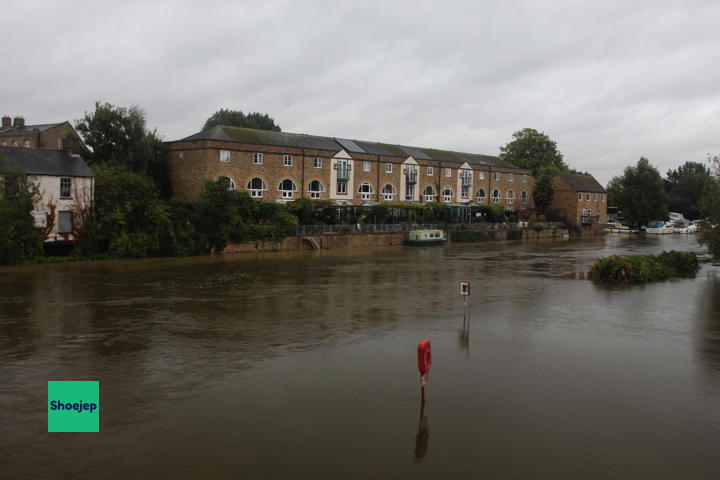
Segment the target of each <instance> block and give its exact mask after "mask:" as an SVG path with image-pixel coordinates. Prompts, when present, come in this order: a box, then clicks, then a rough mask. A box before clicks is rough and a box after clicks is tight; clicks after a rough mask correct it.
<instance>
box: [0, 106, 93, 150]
mask: <svg viewBox="0 0 720 480" xmlns="http://www.w3.org/2000/svg"><path fill="white" fill-rule="evenodd" d="M0 147H20V148H37V149H41V150H64V151H69V152H72V153H78V154H84V153H87V152H88V149H87V147H86V146H85V144H84V143H83V141H82V139H81V138H80V136H79V135H78V133H77V132H76V131H75V129H74V128H73V127H72V125H70V122H60V123H44V124H38V125H25V119H24V118H23V117H15V118H10V117H9V116H7V115H5V116H3V117H2V124H1V125H0Z"/></svg>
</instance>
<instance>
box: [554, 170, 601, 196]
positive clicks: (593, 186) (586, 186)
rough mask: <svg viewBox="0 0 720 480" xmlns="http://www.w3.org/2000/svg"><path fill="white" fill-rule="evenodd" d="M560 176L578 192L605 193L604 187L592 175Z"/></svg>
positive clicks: (569, 174)
mask: <svg viewBox="0 0 720 480" xmlns="http://www.w3.org/2000/svg"><path fill="white" fill-rule="evenodd" d="M558 175H559V176H560V178H562V179H563V180H564V181H565V183H567V184H568V185H570V187H571V188H572V189H573V190H575V191H576V192H597V193H605V189H604V188H603V186H602V185H600V183H599V182H598V181H597V180H595V177H593V176H592V175H582V174H579V173H559V174H558Z"/></svg>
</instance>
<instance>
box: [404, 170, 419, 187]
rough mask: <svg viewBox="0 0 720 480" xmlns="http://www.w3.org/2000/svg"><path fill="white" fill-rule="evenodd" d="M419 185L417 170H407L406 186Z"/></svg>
mask: <svg viewBox="0 0 720 480" xmlns="http://www.w3.org/2000/svg"><path fill="white" fill-rule="evenodd" d="M416 183H417V170H415V169H414V168H406V169H405V184H406V185H415V184H416Z"/></svg>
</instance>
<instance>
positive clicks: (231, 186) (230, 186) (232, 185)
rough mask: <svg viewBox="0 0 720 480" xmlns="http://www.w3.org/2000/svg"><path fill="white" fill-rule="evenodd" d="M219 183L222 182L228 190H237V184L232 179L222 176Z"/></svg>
mask: <svg viewBox="0 0 720 480" xmlns="http://www.w3.org/2000/svg"><path fill="white" fill-rule="evenodd" d="M218 181H220V182H222V184H223V185H227V188H228V190H235V182H234V181H233V179H232V178H230V177H226V176H222V177H219V178H218Z"/></svg>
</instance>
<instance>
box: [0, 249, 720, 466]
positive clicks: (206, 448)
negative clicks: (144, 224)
mask: <svg viewBox="0 0 720 480" xmlns="http://www.w3.org/2000/svg"><path fill="white" fill-rule="evenodd" d="M663 249H664V250H669V249H676V250H688V249H697V244H696V243H695V241H694V239H692V238H689V239H688V238H682V237H680V236H667V237H658V238H652V237H650V238H646V239H643V238H639V237H635V238H620V237H606V238H604V239H599V240H591V241H585V240H582V241H568V242H558V243H550V242H547V243H522V244H519V243H497V244H495V243H493V244H490V243H488V244H481V245H458V246H451V247H447V248H379V249H369V250H354V251H324V252H299V253H276V254H261V255H256V256H243V255H234V256H233V255H228V256H220V257H202V258H190V259H161V260H141V261H128V262H95V263H81V262H79V263H75V264H66V265H44V266H23V267H12V268H2V269H0V406H2V408H0V425H2V429H0V458H2V459H3V474H4V475H5V476H7V477H8V478H138V477H146V478H148V477H149V478H153V477H159V478H165V477H171V478H197V477H200V476H205V477H219V478H225V477H229V476H233V477H235V476H237V475H238V473H240V475H242V476H245V477H248V478H287V477H293V478H353V477H354V478H411V477H413V478H415V477H429V478H478V477H482V478H557V477H565V478H714V476H715V475H714V473H716V472H717V471H718V470H720V458H718V456H717V455H716V448H715V446H716V445H717V442H718V440H720V413H718V412H720V409H718V408H717V406H718V405H719V404H720V375H719V374H718V373H720V313H719V312H720V286H719V285H720V280H718V279H717V278H716V275H715V274H714V273H713V272H715V271H717V270H718V269H716V268H714V267H711V266H704V267H703V270H702V271H701V272H700V274H699V275H698V277H697V278H696V279H692V280H688V279H682V280H678V281H673V282H662V283H657V284H649V285H642V286H621V287H617V288H601V287H599V286H596V285H594V284H593V283H592V282H590V281H587V280H584V279H583V278H584V277H585V274H586V273H587V271H588V270H589V268H590V265H591V264H592V261H593V259H594V258H597V257H599V256H603V255H609V254H613V253H619V254H635V253H644V252H653V251H661V250H663ZM460 280H468V281H470V282H471V283H472V285H473V291H472V297H471V299H472V303H473V310H472V316H471V315H470V311H469V310H468V311H465V309H464V305H463V303H462V302H460V301H458V295H457V287H458V282H459V281H460ZM471 324H472V326H471ZM458 326H461V329H460V331H459V332H458ZM471 328H472V331H473V335H472V336H471V335H470V329H471ZM456 334H457V335H458V337H457V338H456V337H455V335H456ZM423 338H428V339H430V340H431V341H432V344H433V381H432V391H428V397H429V399H428V404H427V405H428V406H427V407H425V408H430V407H432V409H433V412H432V413H433V447H432V448H433V450H432V452H431V454H428V448H429V447H428V445H429V428H428V420H427V414H426V413H427V412H426V411H425V410H423V406H422V405H421V411H420V418H419V420H418V417H417V410H416V408H417V405H418V403H421V402H420V392H418V378H417V367H416V364H415V360H416V347H417V342H418V341H419V339H423ZM471 348H472V351H473V354H472V356H471V355H470V349H471ZM67 379H74V380H100V382H101V395H102V411H101V433H100V434H99V435H70V434H68V435H66V434H53V435H49V434H47V433H46V432H45V430H46V426H47V425H46V421H47V416H46V413H45V411H44V404H45V402H46V395H47V389H46V388H47V383H46V382H47V381H48V380H67ZM416 421H417V422H418V423H417V428H416V427H415V422H416ZM412 435H415V455H414V460H415V461H413V460H411V459H410V458H409V455H408V440H409V439H410V437H411V436H412ZM59 445H62V446H63V448H59V447H58V446H59ZM358 459H362V461H361V462H359V461H358Z"/></svg>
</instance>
